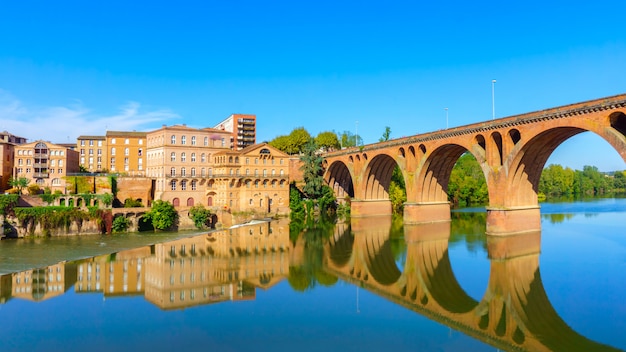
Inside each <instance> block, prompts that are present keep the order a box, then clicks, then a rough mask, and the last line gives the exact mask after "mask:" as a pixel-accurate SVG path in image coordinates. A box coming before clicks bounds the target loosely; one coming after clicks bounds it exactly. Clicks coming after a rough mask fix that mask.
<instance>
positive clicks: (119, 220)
mask: <svg viewBox="0 0 626 352" xmlns="http://www.w3.org/2000/svg"><path fill="white" fill-rule="evenodd" d="M129 227H130V220H128V218H126V217H125V216H118V217H116V218H115V219H113V224H112V227H111V228H112V229H113V232H126V230H128V228H129Z"/></svg>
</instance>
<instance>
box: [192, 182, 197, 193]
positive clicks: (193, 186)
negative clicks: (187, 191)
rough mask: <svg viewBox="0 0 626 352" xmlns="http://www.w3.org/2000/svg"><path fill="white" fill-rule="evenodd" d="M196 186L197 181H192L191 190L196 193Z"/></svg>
mask: <svg viewBox="0 0 626 352" xmlns="http://www.w3.org/2000/svg"><path fill="white" fill-rule="evenodd" d="M196 185H197V182H196V180H191V190H192V191H195V190H196Z"/></svg>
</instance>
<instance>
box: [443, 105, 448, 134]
mask: <svg viewBox="0 0 626 352" xmlns="http://www.w3.org/2000/svg"><path fill="white" fill-rule="evenodd" d="M443 109H444V110H445V111H446V130H447V129H448V108H443Z"/></svg>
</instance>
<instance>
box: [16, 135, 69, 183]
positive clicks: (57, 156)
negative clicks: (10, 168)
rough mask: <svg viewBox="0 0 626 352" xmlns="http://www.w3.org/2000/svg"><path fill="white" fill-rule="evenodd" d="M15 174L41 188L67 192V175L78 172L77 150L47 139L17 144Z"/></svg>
mask: <svg viewBox="0 0 626 352" xmlns="http://www.w3.org/2000/svg"><path fill="white" fill-rule="evenodd" d="M14 149H15V160H14V170H15V171H14V175H15V177H26V178H27V179H29V180H30V182H31V183H36V184H37V185H39V186H40V187H41V188H45V187H50V189H51V190H52V192H54V191H57V190H58V191H61V192H65V179H64V178H65V177H66V176H67V175H68V174H72V173H76V172H78V170H79V169H78V161H79V159H78V158H79V154H78V152H77V151H75V150H72V149H68V148H66V147H63V146H60V145H57V144H53V143H50V142H45V141H41V140H40V141H35V142H31V143H26V144H20V145H16V146H15V148H14Z"/></svg>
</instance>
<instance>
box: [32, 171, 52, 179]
mask: <svg viewBox="0 0 626 352" xmlns="http://www.w3.org/2000/svg"><path fill="white" fill-rule="evenodd" d="M33 177H34V178H48V177H50V175H49V174H48V173H47V172H35V173H33Z"/></svg>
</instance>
